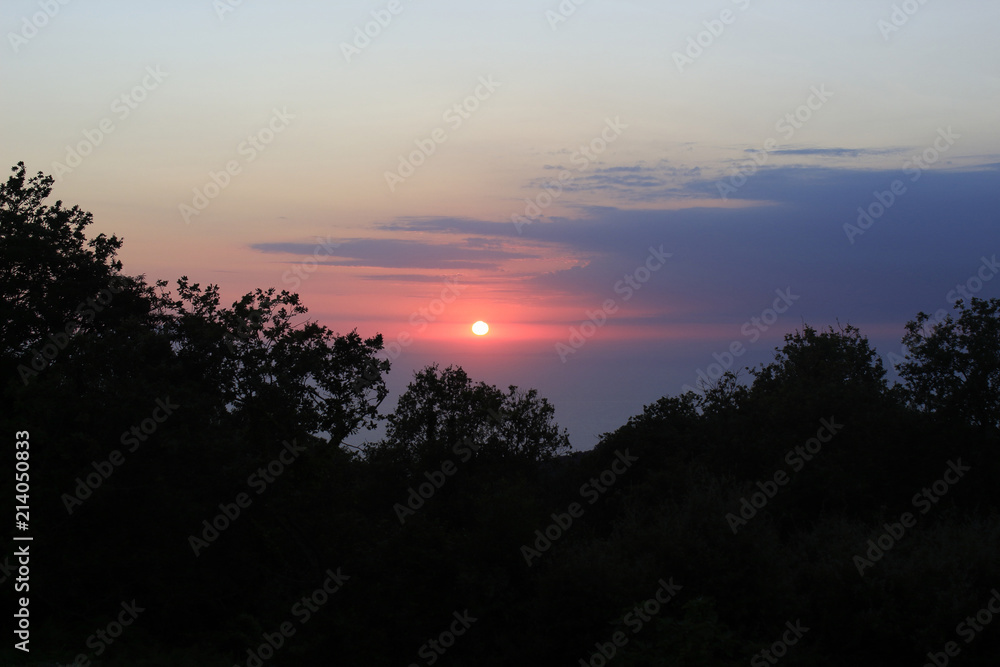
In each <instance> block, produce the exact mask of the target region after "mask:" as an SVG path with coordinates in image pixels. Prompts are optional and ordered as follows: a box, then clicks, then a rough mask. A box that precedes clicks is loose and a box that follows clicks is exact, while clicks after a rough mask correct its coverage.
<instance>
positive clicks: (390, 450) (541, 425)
mask: <svg viewBox="0 0 1000 667" xmlns="http://www.w3.org/2000/svg"><path fill="white" fill-rule="evenodd" d="M554 414H555V408H553V407H552V405H551V404H550V403H549V402H548V400H547V399H545V398H539V396H538V392H537V391H536V390H534V389H531V390H528V391H526V392H525V391H520V390H519V389H518V388H517V387H516V386H513V385H512V386H510V387H509V388H508V390H507V392H506V393H504V392H503V391H501V390H500V389H498V388H497V387H496V386H494V385H488V384H486V383H485V382H478V383H473V381H472V380H471V379H469V376H468V375H467V374H466V372H465V371H464V370H462V368H461V367H452V366H449V367H448V368H446V369H445V370H444V371H439V370H438V367H437V365H433V366H428V367H427V368H425V369H423V370H422V371H418V372H417V373H416V374H415V377H414V381H413V382H411V383H410V384H409V386H408V387H407V389H406V391H405V392H404V393H403V395H402V396H400V398H399V402H398V404H397V406H396V409H395V411H394V412H393V413H392V414H391V415H389V417H388V426H387V435H386V438H385V439H384V440H383V441H382V442H381V443H378V444H377V445H374V446H372V447H370V448H369V455H370V457H371V458H373V459H381V460H395V461H397V462H400V463H407V464H416V463H423V462H425V461H436V460H440V459H441V458H448V457H454V456H455V454H456V453H457V452H469V454H476V455H479V456H488V457H490V458H492V459H495V460H511V461H523V462H539V461H544V460H548V459H550V458H552V457H553V456H556V455H558V454H561V453H563V452H565V451H568V450H569V437H568V435H567V434H566V430H565V429H562V430H560V429H559V427H558V426H557V425H556V424H555V422H554ZM469 454H463V456H469Z"/></svg>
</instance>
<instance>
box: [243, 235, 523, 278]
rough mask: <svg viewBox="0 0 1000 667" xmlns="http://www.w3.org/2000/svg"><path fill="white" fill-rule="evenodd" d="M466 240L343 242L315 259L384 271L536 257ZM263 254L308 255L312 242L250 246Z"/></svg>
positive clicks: (490, 266) (494, 264) (491, 264)
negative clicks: (322, 256) (444, 241)
mask: <svg viewBox="0 0 1000 667" xmlns="http://www.w3.org/2000/svg"><path fill="white" fill-rule="evenodd" d="M479 245H480V246H481V247H476V244H475V243H470V242H469V241H468V240H466V241H464V242H455V243H425V242H422V241H414V240H409V239H374V238H368V239H365V238H362V239H347V240H344V241H341V242H339V244H338V245H337V246H336V247H335V248H330V249H328V250H326V251H325V252H326V255H325V256H326V257H328V259H321V260H319V262H318V263H319V264H323V265H327V266H350V267H365V268H385V269H438V270H442V271H449V270H456V269H479V270H486V271H495V270H498V269H500V268H501V265H502V264H503V262H506V261H508V260H512V259H529V258H534V257H536V255H532V254H527V253H524V252H513V251H509V250H505V249H503V248H502V246H500V245H498V244H496V243H494V242H492V241H491V240H489V239H487V240H485V241H484V244H479ZM486 246H488V247H486ZM250 247H251V248H253V249H254V250H257V251H259V252H264V253H281V254H288V255H306V256H312V255H313V253H314V252H315V250H316V245H315V244H313V243H255V244H253V245H251V246H250Z"/></svg>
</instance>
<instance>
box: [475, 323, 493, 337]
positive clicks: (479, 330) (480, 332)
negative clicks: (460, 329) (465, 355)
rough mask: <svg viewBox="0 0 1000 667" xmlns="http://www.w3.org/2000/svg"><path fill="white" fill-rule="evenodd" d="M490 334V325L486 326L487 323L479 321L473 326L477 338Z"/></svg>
mask: <svg viewBox="0 0 1000 667" xmlns="http://www.w3.org/2000/svg"><path fill="white" fill-rule="evenodd" d="M489 332H490V325H488V324H486V322H483V321H482V320H479V321H478V322H476V323H475V324H473V325H472V333H474V334H476V335H477V336H485V335H486V334H488V333H489Z"/></svg>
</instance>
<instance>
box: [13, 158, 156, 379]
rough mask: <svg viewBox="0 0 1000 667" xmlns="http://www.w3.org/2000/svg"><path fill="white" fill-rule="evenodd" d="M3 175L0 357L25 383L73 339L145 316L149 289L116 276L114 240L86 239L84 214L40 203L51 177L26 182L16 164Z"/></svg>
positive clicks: (118, 270)
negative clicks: (13, 367)
mask: <svg viewBox="0 0 1000 667" xmlns="http://www.w3.org/2000/svg"><path fill="white" fill-rule="evenodd" d="M11 171H12V172H13V175H12V176H10V177H9V178H8V179H7V182H6V183H3V184H0V256H2V257H3V263H2V264H0V359H3V366H4V368H3V371H4V374H5V376H6V375H7V371H8V367H9V366H10V364H12V363H13V364H15V365H18V366H19V368H18V371H19V375H20V378H21V380H22V381H23V382H24V383H25V384H26V383H27V382H29V381H30V380H31V379H34V378H35V377H36V376H37V374H38V373H39V372H41V371H42V370H44V369H45V368H47V367H48V366H49V365H50V364H51V363H54V359H55V357H57V356H60V357H62V358H65V357H63V355H62V354H61V353H62V352H63V351H64V350H65V349H66V348H67V347H68V346H69V345H70V344H71V343H72V341H73V339H74V338H75V337H76V336H78V335H80V334H82V333H87V332H94V331H101V330H107V329H108V328H110V326H111V324H112V323H113V322H120V321H121V319H122V317H128V316H132V315H139V316H142V315H144V314H147V313H148V312H149V304H150V290H149V288H148V286H146V285H145V283H144V281H143V280H142V278H141V277H139V278H131V277H128V276H125V275H123V274H122V273H121V269H122V264H121V262H120V261H119V260H118V259H117V257H116V255H117V251H118V249H119V248H120V247H121V244H122V242H121V240H120V239H119V238H118V237H116V236H110V237H108V236H105V235H104V234H98V235H97V236H96V237H94V238H92V239H90V240H87V238H86V235H85V233H84V232H85V230H86V228H87V227H88V226H90V225H91V224H92V223H93V218H92V216H91V214H90V213H86V212H84V211H82V210H80V209H79V208H78V207H76V206H74V207H72V208H70V209H67V208H64V207H63V205H62V201H56V203H55V204H53V205H51V206H47V205H45V204H44V203H43V202H44V201H45V200H46V199H47V198H48V197H49V195H50V194H51V192H52V183H53V179H52V177H51V176H45V175H43V174H42V173H41V172H39V173H38V174H37V175H35V176H33V177H31V178H27V177H26V173H25V167H24V163H23V162H19V163H18V164H17V166H15V167H13V168H12V169H11ZM42 353H44V354H42Z"/></svg>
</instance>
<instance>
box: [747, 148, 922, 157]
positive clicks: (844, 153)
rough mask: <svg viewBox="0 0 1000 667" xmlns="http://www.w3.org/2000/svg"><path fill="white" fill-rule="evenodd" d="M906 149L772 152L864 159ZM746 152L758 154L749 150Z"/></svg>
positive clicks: (805, 149)
mask: <svg viewBox="0 0 1000 667" xmlns="http://www.w3.org/2000/svg"><path fill="white" fill-rule="evenodd" d="M906 150H908V149H906V148H782V149H779V150H776V151H771V153H772V154H773V155H818V156H819V157H862V156H867V155H894V154H897V153H903V152H905V151H906ZM745 152H747V153H756V152H758V151H757V149H751V148H748V149H747V150H746V151H745Z"/></svg>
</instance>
